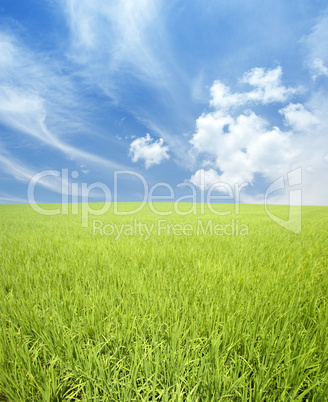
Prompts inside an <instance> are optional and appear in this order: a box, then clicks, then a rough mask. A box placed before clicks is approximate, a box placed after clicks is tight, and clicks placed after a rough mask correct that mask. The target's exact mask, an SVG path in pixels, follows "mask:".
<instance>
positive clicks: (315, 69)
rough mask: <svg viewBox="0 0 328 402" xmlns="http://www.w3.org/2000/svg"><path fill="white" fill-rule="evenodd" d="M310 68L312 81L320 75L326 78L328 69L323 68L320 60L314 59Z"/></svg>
mask: <svg viewBox="0 0 328 402" xmlns="http://www.w3.org/2000/svg"><path fill="white" fill-rule="evenodd" d="M310 68H311V71H312V79H313V80H314V81H315V80H316V79H317V78H318V77H320V76H322V75H323V76H326V77H328V67H327V66H325V64H324V62H323V60H322V59H319V58H316V59H314V60H313V62H312V65H311V66H310Z"/></svg>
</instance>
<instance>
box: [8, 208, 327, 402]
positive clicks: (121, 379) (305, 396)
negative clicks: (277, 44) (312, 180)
mask: <svg viewBox="0 0 328 402" xmlns="http://www.w3.org/2000/svg"><path fill="white" fill-rule="evenodd" d="M48 207H49V206H48ZM48 207H47V208H48ZM120 207H121V208H123V209H129V208H130V207H131V205H130V204H121V206H120ZM171 207H172V205H170V204H158V206H157V208H159V209H161V210H162V211H166V210H167V211H169V210H170V208H171ZM198 207H199V206H198ZM49 208H50V207H49ZM185 208H186V210H187V209H188V208H189V207H188V205H187V204H186V206H185ZM215 208H218V209H219V210H220V208H222V209H223V208H225V209H226V210H229V209H230V210H231V214H227V215H223V216H216V215H214V214H213V213H211V212H210V211H209V210H208V209H206V210H205V214H201V213H199V214H197V215H193V214H191V215H190V214H189V215H185V216H180V215H178V214H176V213H173V214H171V215H167V216H164V217H158V216H157V215H156V214H154V213H153V212H152V211H150V209H149V208H148V207H146V208H144V209H143V210H142V211H140V212H138V213H136V214H133V215H127V216H116V215H114V213H113V211H112V210H110V211H109V212H107V213H106V214H105V215H104V216H99V217H90V219H89V226H88V227H87V228H82V226H81V216H80V215H74V214H72V213H69V214H68V215H56V216H43V215H39V214H37V213H36V212H34V211H33V210H32V209H31V207H30V206H28V205H2V206H0V217H1V219H0V228H1V230H0V277H1V282H0V300H1V304H0V322H1V326H0V400H2V401H82V400H83V401H200V402H202V401H306V400H308V401H325V400H328V342H327V339H328V309H327V301H328V274H327V269H328V236H327V224H328V208H326V207H303V208H302V231H301V233H300V234H295V233H292V232H289V231H288V230H286V229H284V228H283V227H281V226H279V225H277V224H276V223H275V222H273V221H272V220H271V219H270V218H269V217H268V216H267V214H266V213H265V211H264V208H263V206H260V205H257V206H256V205H241V206H240V213H239V214H236V213H235V211H234V208H233V206H232V205H222V204H217V206H216V207H215ZM272 211H273V212H274V213H276V214H277V215H279V216H285V217H287V216H288V210H287V208H286V207H282V206H275V207H272ZM159 219H161V220H163V222H161V227H164V228H163V230H162V229H161V230H160V232H158V230H159V229H158V221H159ZM94 220H99V222H98V223H97V224H96V226H94V224H93V221H94ZM209 221H212V223H213V224H215V225H223V227H224V228H225V227H226V226H225V225H231V224H232V223H233V225H234V226H233V227H232V226H228V229H227V231H226V232H224V231H223V230H220V226H219V227H218V228H217V229H218V230H216V232H215V233H214V232H210V231H205V232H204V231H202V230H201V229H200V231H199V232H197V230H196V229H195V228H197V227H198V225H202V224H203V225H205V226H206V225H207V223H208V222H209ZM199 222H201V223H199ZM106 225H107V227H106ZM115 225H116V226H115ZM122 225H125V226H123V230H122V233H121V235H120V236H118V235H117V236H116V235H115V233H114V228H121V229H122ZM142 225H147V227H151V225H154V228H155V229H154V230H153V231H152V233H150V235H149V236H148V238H147V236H146V235H145V232H144V229H142V228H143V227H146V226H142ZM167 225H173V226H170V228H171V229H167ZM174 225H175V226H174ZM179 225H180V226H179ZM186 225H187V227H186ZM188 225H189V226H188ZM236 226H238V230H237V228H236ZM95 227H96V230H95ZM104 227H106V228H105V231H104ZM138 227H139V229H140V230H139V229H137V228H138ZM203 227H204V226H203ZM97 228H98V229H97ZM181 228H182V229H181ZM241 228H243V230H244V231H243V232H241V231H240V229H241ZM119 230H120V229H119ZM184 230H185V232H183V231H184ZM237 232H238V233H237Z"/></svg>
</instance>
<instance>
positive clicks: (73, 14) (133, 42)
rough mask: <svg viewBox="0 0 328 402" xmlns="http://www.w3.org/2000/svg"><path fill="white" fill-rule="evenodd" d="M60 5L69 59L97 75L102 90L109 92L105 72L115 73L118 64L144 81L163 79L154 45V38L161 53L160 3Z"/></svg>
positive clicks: (79, 0)
mask: <svg viewBox="0 0 328 402" xmlns="http://www.w3.org/2000/svg"><path fill="white" fill-rule="evenodd" d="M62 4H63V5H64V9H65V11H66V15H67V18H68V21H69V26H70V30H71V47H72V49H71V52H70V53H71V54H72V57H73V58H74V59H75V60H76V61H77V62H78V63H81V64H83V65H85V67H86V68H87V69H88V71H89V73H90V74H91V73H93V74H96V75H97V76H99V75H101V76H102V79H103V82H102V85H105V86H106V90H109V91H111V90H113V84H111V83H110V82H109V80H106V79H105V77H108V72H112V73H113V72H117V71H119V70H120V69H121V67H122V65H124V70H128V71H129V72H130V73H133V74H136V75H138V76H139V77H142V78H144V79H152V80H154V79H160V80H163V79H164V75H165V73H164V68H163V64H162V63H161V62H160V61H159V60H158V48H157V47H156V45H154V42H155V41H156V39H157V40H158V41H160V42H161V50H162V51H163V50H164V48H165V43H164V42H163V32H162V29H161V26H162V22H161V14H162V13H163V10H162V9H161V2H160V1H155V0H138V1H134V0H130V1H118V0H116V1H111V2H104V1H102V0H93V1H92V2H90V1H89V0H62ZM89 60H92V71H90V68H91V65H90V63H89ZM104 70H105V71H106V74H104ZM85 72H86V73H87V74H88V72H87V71H85ZM90 78H91V77H90ZM158 84H160V81H158Z"/></svg>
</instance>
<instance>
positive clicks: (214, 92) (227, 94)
mask: <svg viewBox="0 0 328 402" xmlns="http://www.w3.org/2000/svg"><path fill="white" fill-rule="evenodd" d="M281 78H282V69H281V67H280V66H278V67H276V68H274V69H271V70H265V69H264V68H253V69H252V70H251V71H249V72H247V73H245V74H244V76H243V77H242V79H241V83H244V84H249V85H250V86H252V87H254V89H253V90H251V91H248V92H240V93H239V92H236V93H232V92H231V90H230V88H229V87H227V86H226V85H224V84H223V83H222V82H221V81H218V80H217V81H215V82H214V84H213V85H212V87H211V90H210V92H211V97H212V99H211V102H210V104H211V106H213V107H215V108H217V109H219V108H223V109H229V108H232V107H237V106H242V105H246V104H247V103H252V102H253V103H262V104H264V105H266V104H269V103H273V102H285V101H286V100H287V99H289V98H290V96H291V95H293V94H294V93H295V92H297V89H294V88H287V87H285V86H284V85H282V82H281Z"/></svg>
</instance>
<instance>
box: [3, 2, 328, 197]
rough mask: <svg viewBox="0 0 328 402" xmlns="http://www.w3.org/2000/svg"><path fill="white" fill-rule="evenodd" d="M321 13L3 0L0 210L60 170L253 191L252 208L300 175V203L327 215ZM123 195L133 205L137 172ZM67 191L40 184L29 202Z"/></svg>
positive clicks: (82, 178) (325, 34) (277, 7)
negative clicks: (278, 183) (322, 208)
mask: <svg viewBox="0 0 328 402" xmlns="http://www.w3.org/2000/svg"><path fill="white" fill-rule="evenodd" d="M326 7H327V3H326V1H321V0H297V1H296V0H293V1H285V0H274V1H273V0H272V1H269V0H268V1H266V2H263V1H260V0H256V1H255V0H249V1H247V2H245V1H240V0H239V1H237V0H230V1H225V0H221V1H214V0H207V1H199V0H194V1H188V2H187V1H181V0H180V1H178V0H172V1H170V2H166V1H160V0H157V1H155V0H134V1H133V0H126V1H123V0H122V1H106V2H105V1H101V0H92V1H91V0H42V1H41V0H33V1H32V0H24V1H21V0H20V1H18V0H1V2H0V172H1V174H0V202H2V203H11V202H26V200H27V187H28V183H29V181H30V180H31V178H32V177H33V176H34V175H35V174H36V173H38V172H41V171H44V170H58V171H62V169H68V171H69V172H70V173H71V172H73V171H77V172H78V174H79V176H78V178H76V179H71V181H74V182H77V183H82V182H85V183H88V184H91V183H95V182H102V183H104V184H106V185H107V186H108V187H110V188H112V186H113V174H114V171H118V170H133V171H135V172H138V173H140V174H141V175H143V176H144V177H145V179H146V180H147V182H148V184H149V185H150V186H151V185H153V184H155V183H159V182H165V183H168V184H170V185H171V186H173V187H175V186H176V185H177V184H179V183H183V182H189V183H192V184H193V185H195V186H196V187H197V188H202V186H203V187H204V188H205V189H208V188H210V186H211V185H213V184H215V183H217V182H224V183H227V185H230V186H233V185H234V184H235V183H245V182H247V183H248V186H247V187H245V190H244V191H243V198H242V201H243V202H249V203H257V202H262V200H263V193H264V192H265V190H266V188H267V187H268V186H269V185H270V184H271V183H272V182H274V181H275V180H276V179H278V178H279V177H281V176H285V177H286V175H287V174H288V172H290V171H292V170H293V169H296V168H299V167H301V168H302V194H303V203H304V204H308V205H327V204H328V186H327V177H328V137H327V135H328V113H327V109H328V107H327V105H328V8H326ZM200 177H204V178H205V183H203V184H201V182H200ZM119 188H120V194H119V199H120V200H126V201H128V200H131V201H133V200H138V199H140V197H141V188H140V183H138V182H137V181H136V180H135V178H133V177H132V176H130V177H128V176H127V177H126V179H125V180H124V181H122V182H121V183H120V187H119ZM61 192H62V187H61V180H60V178H56V177H50V176H49V177H45V178H44V179H43V180H41V181H40V182H39V183H38V185H37V186H36V199H37V201H39V202H59V201H60V199H61ZM286 194H287V193H286V192H284V191H282V192H277V193H276V194H275V195H274V197H273V198H272V202H277V203H284V202H286ZM176 195H181V191H180V192H179V191H177V193H176ZM94 199H95V200H97V193H96V192H95V194H94Z"/></svg>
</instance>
